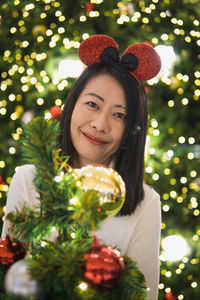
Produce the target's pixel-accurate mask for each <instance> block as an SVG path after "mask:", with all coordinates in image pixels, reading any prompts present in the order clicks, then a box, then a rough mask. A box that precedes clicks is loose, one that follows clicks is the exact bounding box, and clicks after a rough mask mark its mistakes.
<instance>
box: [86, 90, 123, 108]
mask: <svg viewBox="0 0 200 300" xmlns="http://www.w3.org/2000/svg"><path fill="white" fill-rule="evenodd" d="M86 95H89V96H94V97H96V98H98V99H99V100H101V101H102V102H104V99H103V98H102V97H101V96H99V95H97V94H95V93H87V94H86ZM115 107H120V108H123V109H127V107H126V106H125V105H121V104H116V105H115Z"/></svg>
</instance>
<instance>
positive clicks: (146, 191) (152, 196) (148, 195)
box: [143, 183, 160, 200]
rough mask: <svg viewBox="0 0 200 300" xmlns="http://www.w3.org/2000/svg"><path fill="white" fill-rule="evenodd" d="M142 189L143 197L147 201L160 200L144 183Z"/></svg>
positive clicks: (151, 188)
mask: <svg viewBox="0 0 200 300" xmlns="http://www.w3.org/2000/svg"><path fill="white" fill-rule="evenodd" d="M143 188H144V197H145V198H147V199H148V200H149V199H159V200H160V195H159V194H158V193H157V192H156V191H155V190H154V189H153V187H151V186H150V185H148V184H146V183H144V184H143Z"/></svg>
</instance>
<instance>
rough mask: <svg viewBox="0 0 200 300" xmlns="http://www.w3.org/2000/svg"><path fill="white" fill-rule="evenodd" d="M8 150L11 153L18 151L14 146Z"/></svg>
mask: <svg viewBox="0 0 200 300" xmlns="http://www.w3.org/2000/svg"><path fill="white" fill-rule="evenodd" d="M8 151H9V153H10V154H15V153H16V149H15V148H14V147H10V148H9V150H8Z"/></svg>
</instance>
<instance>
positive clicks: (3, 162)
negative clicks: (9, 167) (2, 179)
mask: <svg viewBox="0 0 200 300" xmlns="http://www.w3.org/2000/svg"><path fill="white" fill-rule="evenodd" d="M5 165H6V164H5V161H3V160H0V168H5Z"/></svg>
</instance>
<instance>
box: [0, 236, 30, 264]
mask: <svg viewBox="0 0 200 300" xmlns="http://www.w3.org/2000/svg"><path fill="white" fill-rule="evenodd" d="M25 255H26V250H25V248H24V246H23V245H22V244H21V243H20V242H19V241H15V240H13V239H10V237H9V235H7V236H6V237H5V238H2V239H0V264H1V265H3V266H4V267H9V266H10V265H12V264H13V263H14V262H16V261H17V260H19V259H22V258H24V257H25Z"/></svg>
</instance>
